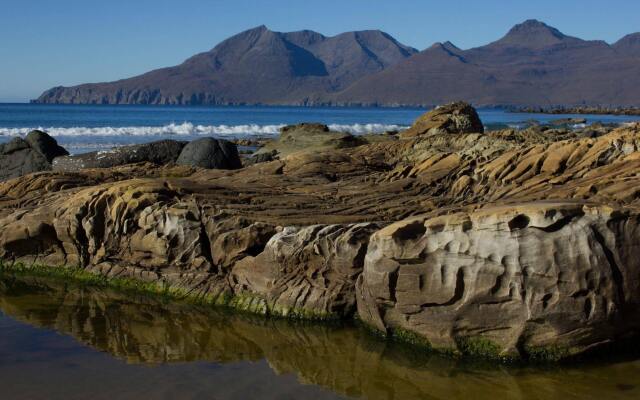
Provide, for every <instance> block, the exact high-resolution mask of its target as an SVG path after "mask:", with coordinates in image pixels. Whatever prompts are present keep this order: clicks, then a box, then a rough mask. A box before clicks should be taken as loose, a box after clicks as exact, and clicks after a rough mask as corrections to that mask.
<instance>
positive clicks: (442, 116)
mask: <svg viewBox="0 0 640 400" xmlns="http://www.w3.org/2000/svg"><path fill="white" fill-rule="evenodd" d="M483 132H484V126H483V125H482V121H480V117H479V116H478V113H477V112H476V110H475V109H474V108H473V107H472V106H471V105H470V104H468V103H465V102H462V101H460V102H456V103H449V104H446V105H443V106H439V107H436V108H434V109H433V110H431V111H429V112H428V113H426V114H423V115H421V116H420V117H419V118H418V119H417V120H416V122H415V123H414V124H413V126H411V128H409V129H407V130H406V131H404V132H402V136H403V137H405V138H408V137H414V136H420V135H434V134H439V133H483Z"/></svg>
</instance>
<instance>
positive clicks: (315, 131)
mask: <svg viewBox="0 0 640 400" xmlns="http://www.w3.org/2000/svg"><path fill="white" fill-rule="evenodd" d="M364 143H365V141H364V140H363V139H362V138H359V137H357V136H354V135H351V134H349V133H344V132H334V131H331V130H330V129H329V127H328V126H327V125H323V124H315V123H302V124H297V125H288V126H285V127H283V128H282V129H281V130H280V137H279V138H278V139H277V140H274V141H272V142H268V143H266V144H265V145H264V146H263V147H262V148H261V149H260V150H258V151H257V152H256V153H255V155H254V157H258V158H260V159H262V158H264V157H265V155H267V154H273V158H276V157H279V158H282V157H286V156H288V155H289V154H292V153H295V152H300V151H304V152H318V151H324V150H331V149H342V148H347V147H355V146H359V145H361V144H364Z"/></svg>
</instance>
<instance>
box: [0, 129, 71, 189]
mask: <svg viewBox="0 0 640 400" xmlns="http://www.w3.org/2000/svg"><path fill="white" fill-rule="evenodd" d="M67 154H69V153H67V151H66V150H65V149H63V148H62V147H60V146H58V143H57V142H56V140H55V139H54V138H52V137H51V136H49V135H47V134H46V133H44V132H42V131H38V130H35V131H31V132H30V133H29V134H28V135H27V136H26V137H25V138H24V139H22V138H20V137H16V138H13V139H12V140H11V141H9V142H8V143H5V144H0V181H4V180H7V179H11V178H16V177H18V176H22V175H25V174H29V173H32V172H39V171H48V170H51V162H52V161H53V159H54V158H55V157H58V156H65V155H67Z"/></svg>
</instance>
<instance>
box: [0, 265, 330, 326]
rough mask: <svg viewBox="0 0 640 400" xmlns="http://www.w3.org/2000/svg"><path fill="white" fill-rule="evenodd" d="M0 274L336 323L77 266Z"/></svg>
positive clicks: (251, 300) (10, 269) (257, 300)
mask: <svg viewBox="0 0 640 400" xmlns="http://www.w3.org/2000/svg"><path fill="white" fill-rule="evenodd" d="M0 273H11V274H15V275H29V276H34V277H43V278H50V279H55V280H61V281H67V282H74V283H77V284H81V285H86V286H92V287H103V288H110V289H115V290H118V291H122V292H129V293H135V294H141V295H151V296H155V297H159V298H160V299H162V300H163V301H181V302H188V303H192V304H198V305H210V306H218V307H226V308H230V309H233V310H235V311H239V312H243V313H250V314H258V315H262V316H268V317H275V318H285V319H291V320H307V321H321V322H322V321H327V322H331V321H339V320H340V319H341V316H340V315H339V314H336V313H323V312H316V311H311V310H308V309H301V308H288V307H285V306H281V305H272V304H269V303H268V302H267V300H266V299H264V298H263V297H261V296H258V295H255V294H251V293H239V294H231V293H229V292H227V291H223V292H222V293H219V294H210V293H202V292H198V291H191V290H186V289H184V288H179V287H176V286H173V285H171V284H169V283H168V282H166V281H157V282H144V281H142V280H139V279H135V278H129V277H107V276H104V275H100V274H98V273H94V272H91V271H87V270H85V269H83V268H79V267H69V266H59V267H52V266H47V265H42V264H31V265H27V264H24V263H20V262H18V263H11V264H9V263H6V262H5V261H3V260H1V259H0Z"/></svg>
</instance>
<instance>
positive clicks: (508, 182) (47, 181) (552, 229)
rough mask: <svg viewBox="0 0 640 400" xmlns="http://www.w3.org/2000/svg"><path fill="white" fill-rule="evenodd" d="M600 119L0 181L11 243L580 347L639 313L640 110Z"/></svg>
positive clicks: (456, 343) (249, 299)
mask: <svg viewBox="0 0 640 400" xmlns="http://www.w3.org/2000/svg"><path fill="white" fill-rule="evenodd" d="M412 129H414V130H417V128H416V127H414V128H412ZM603 129H604V128H603ZM319 130H320V131H321V132H319V136H320V137H322V136H323V135H328V137H330V138H333V137H335V135H333V134H332V133H331V132H327V131H326V130H325V129H324V128H322V129H319ZM592 136H593V135H591V134H590V133H589V134H585V133H584V132H581V131H568V130H556V129H547V130H541V129H529V130H525V131H515V130H505V131H495V132H486V133H481V132H474V133H456V134H451V133H448V132H431V133H429V134H427V135H417V136H414V137H411V136H406V135H403V137H401V138H400V139H397V140H383V141H371V142H368V141H365V142H364V143H358V144H359V145H358V146H351V145H349V146H342V145H339V146H334V145H333V144H331V146H327V147H326V148H324V149H319V148H317V147H316V148H314V147H310V148H307V149H306V150H305V148H304V146H297V145H292V146H288V147H283V148H284V149H286V150H284V153H285V154H287V155H286V156H284V157H280V159H279V160H274V161H269V162H263V163H258V164H255V165H252V166H249V167H245V168H242V169H237V170H219V169H217V170H207V169H191V168H190V167H187V166H176V165H173V166H172V165H167V166H157V165H156V166H154V165H153V164H145V165H130V166H126V167H119V168H114V169H95V170H91V169H85V170H81V171H78V172H73V173H70V172H63V171H54V172H46V173H39V174H32V175H27V176H24V177H21V178H18V179H14V180H10V181H7V182H4V183H2V184H0V258H2V259H3V260H4V262H5V264H12V263H15V262H23V263H28V264H31V263H36V264H46V265H50V266H62V265H67V266H76V267H79V268H84V269H86V270H88V271H91V272H95V273H99V274H103V275H106V276H108V277H115V276H117V277H129V278H134V279H138V280H143V281H145V282H152V283H157V284H158V285H160V286H161V287H169V288H173V289H175V290H179V291H180V293H185V294H186V295H188V296H190V297H196V298H202V299H206V300H208V301H211V302H215V303H221V304H228V305H231V306H234V307H237V308H241V309H244V310H249V311H253V312H257V313H262V314H267V315H286V316H295V317H304V318H351V317H355V316H357V317H358V318H359V319H361V320H362V321H364V322H365V323H367V324H368V325H370V326H371V327H373V328H374V329H377V330H379V331H381V332H382V333H384V334H390V335H398V336H401V337H404V338H409V339H410V340H412V341H419V342H421V343H423V344H425V345H428V346H432V347H435V348H440V349H445V350H447V351H452V352H454V353H463V354H480V355H485V356H491V357H525V358H562V357H568V356H572V355H576V354H582V353H584V352H588V351H590V350H592V349H595V348H598V347H599V346H602V345H604V344H606V343H611V342H616V341H618V340H621V339H624V338H627V337H633V336H635V335H637V334H638V333H640V326H639V325H640V307H639V305H640V299H639V295H638V293H640V291H639V290H638V289H640V265H639V264H638V261H637V257H635V252H636V251H637V248H638V244H639V243H640V240H639V239H640V238H639V237H638V235H639V234H640V233H639V232H640V230H639V229H638V226H637V225H638V221H639V220H640V212H639V210H640V208H639V206H640V196H639V194H638V190H637V187H638V185H639V184H640V180H639V179H640V177H639V176H638V174H637V171H638V168H640V151H639V149H640V124H636V125H630V126H626V127H622V128H619V129H616V130H613V131H611V132H609V133H606V130H603V131H602V132H601V133H599V134H598V135H595V137H592ZM287 137H289V135H288V132H287V131H285V132H284V133H283V138H282V139H281V140H280V141H279V144H278V146H280V144H282V143H288V141H287V140H285V139H286V138H287ZM294 139H295V140H294V143H295V142H296V141H297V140H298V138H297V137H294ZM299 140H301V141H303V139H302V138H300V139H299ZM351 140H352V139H348V140H347V143H351V142H350V141H351ZM322 143H325V142H322ZM338 143H342V140H339V141H338ZM334 144H335V143H334ZM278 151H280V150H278Z"/></svg>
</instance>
